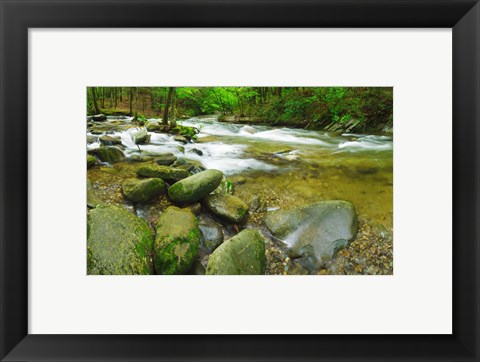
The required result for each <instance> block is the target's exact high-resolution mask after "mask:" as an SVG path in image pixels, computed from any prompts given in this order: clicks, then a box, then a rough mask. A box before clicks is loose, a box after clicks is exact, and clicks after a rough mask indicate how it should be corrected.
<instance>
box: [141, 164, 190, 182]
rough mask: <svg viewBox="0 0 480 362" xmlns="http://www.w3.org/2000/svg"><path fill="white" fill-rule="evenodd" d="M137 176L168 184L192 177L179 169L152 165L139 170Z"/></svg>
mask: <svg viewBox="0 0 480 362" xmlns="http://www.w3.org/2000/svg"><path fill="white" fill-rule="evenodd" d="M137 175H138V176H140V177H156V178H161V179H162V180H165V181H167V182H177V181H179V180H182V179H184V178H187V177H188V176H190V173H189V172H188V171H185V170H181V169H178V168H173V167H168V166H160V165H154V164H150V165H143V166H140V167H139V168H137Z"/></svg>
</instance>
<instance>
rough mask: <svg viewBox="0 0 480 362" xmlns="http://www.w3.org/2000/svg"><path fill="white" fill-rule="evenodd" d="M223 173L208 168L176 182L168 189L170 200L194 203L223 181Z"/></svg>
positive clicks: (178, 202) (179, 202)
mask: <svg viewBox="0 0 480 362" xmlns="http://www.w3.org/2000/svg"><path fill="white" fill-rule="evenodd" d="M222 178H223V173H222V172H221V171H218V170H206V171H203V172H199V173H197V174H195V175H193V176H190V177H187V178H185V179H183V180H180V181H178V182H176V183H174V184H173V185H172V186H171V187H170V188H169V189H168V196H169V197H170V200H172V201H173V202H175V203H177V204H181V205H182V204H193V203H194V202H197V201H198V200H200V199H202V198H204V197H205V196H207V195H208V194H209V193H211V192H212V191H213V190H215V189H216V188H217V187H218V185H219V184H220V182H221V181H222Z"/></svg>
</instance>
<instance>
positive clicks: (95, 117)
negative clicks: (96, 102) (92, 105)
mask: <svg viewBox="0 0 480 362" xmlns="http://www.w3.org/2000/svg"><path fill="white" fill-rule="evenodd" d="M90 118H91V119H92V120H93V121H95V122H103V121H106V120H107V116H106V115H104V114H95V115H93V116H90Z"/></svg>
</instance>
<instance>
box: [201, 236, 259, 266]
mask: <svg viewBox="0 0 480 362" xmlns="http://www.w3.org/2000/svg"><path fill="white" fill-rule="evenodd" d="M264 273H265V240H264V239H263V237H262V236H261V235H260V233H259V232H258V231H256V230H253V229H245V230H243V231H241V232H240V233H239V234H237V235H235V236H234V237H232V238H231V239H229V240H227V241H224V242H223V244H221V245H220V246H219V247H218V248H217V249H215V251H214V252H213V253H212V255H210V257H209V259H208V264H207V270H206V274H207V275H212V274H222V275H256V274H264Z"/></svg>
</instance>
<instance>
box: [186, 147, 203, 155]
mask: <svg viewBox="0 0 480 362" xmlns="http://www.w3.org/2000/svg"><path fill="white" fill-rule="evenodd" d="M188 152H190V153H195V154H197V155H198V156H203V152H202V151H200V150H199V149H198V148H191V149H190V150H188Z"/></svg>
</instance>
